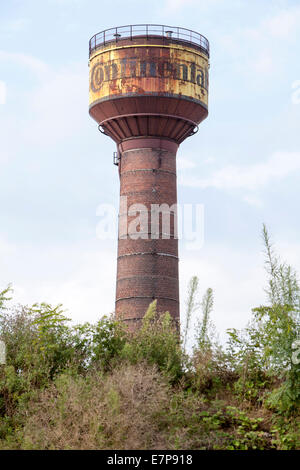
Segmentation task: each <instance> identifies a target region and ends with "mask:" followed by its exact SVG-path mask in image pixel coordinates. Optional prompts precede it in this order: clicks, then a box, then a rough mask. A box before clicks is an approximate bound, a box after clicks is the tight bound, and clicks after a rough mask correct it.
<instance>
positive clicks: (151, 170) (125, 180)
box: [116, 138, 179, 329]
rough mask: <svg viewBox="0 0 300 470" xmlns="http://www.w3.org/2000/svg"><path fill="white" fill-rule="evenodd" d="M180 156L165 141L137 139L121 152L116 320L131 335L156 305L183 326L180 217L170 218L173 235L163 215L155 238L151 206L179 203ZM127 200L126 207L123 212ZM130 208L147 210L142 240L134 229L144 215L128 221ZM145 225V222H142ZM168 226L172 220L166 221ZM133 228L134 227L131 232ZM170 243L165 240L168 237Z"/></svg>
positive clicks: (138, 213)
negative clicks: (178, 166) (181, 309)
mask: <svg viewBox="0 0 300 470" xmlns="http://www.w3.org/2000/svg"><path fill="white" fill-rule="evenodd" d="M176 150H177V145H176V144H174V143H173V142H169V141H167V140H165V141H164V140H161V139H153V138H152V139H146V138H145V139H135V140H132V141H129V142H126V143H123V146H122V148H120V153H121V160H120V168H119V172H120V196H121V197H123V205H121V208H120V214H119V224H122V237H119V242H118V268H117V291H116V316H117V318H120V319H122V320H124V321H126V323H127V324H128V326H129V327H130V328H131V329H134V328H135V327H136V326H137V325H139V323H140V320H141V318H142V317H143V316H144V314H145V311H146V310H147V308H148V306H149V303H150V302H152V300H154V299H157V305H158V311H160V312H163V311H169V312H170V314H171V315H172V316H173V318H174V319H175V320H176V321H177V322H179V285H178V240H177V239H176V238H174V235H175V236H176V230H175V229H176V217H175V215H174V214H173V213H171V214H170V232H169V234H168V233H167V234H166V233H165V231H164V229H165V226H164V225H163V224H162V220H163V216H164V215H163V214H160V215H159V219H158V220H159V226H158V232H157V234H156V235H155V236H156V239H153V238H151V237H153V235H151V204H159V205H161V204H168V206H172V205H173V204H176V203H177V189H176ZM124 197H126V198H127V199H126V202H127V204H126V206H124ZM132 204H143V205H144V206H145V208H146V209H147V211H148V212H147V213H146V214H145V215H146V216H147V217H146V220H147V227H146V228H145V227H143V228H145V230H144V231H142V228H141V227H139V228H140V229H141V233H140V236H141V237H140V238H137V237H138V236H139V235H136V234H135V238H137V239H133V238H132V237H133V233H132V231H133V229H132V228H131V229H130V227H131V225H130V224H131V223H132V222H133V221H134V220H135V219H136V217H138V216H139V215H140V212H139V211H138V212H136V213H133V214H132V215H130V214H129V215H128V209H130V206H131V205H132ZM144 220H145V219H144ZM165 220H168V219H165ZM132 227H134V226H132ZM166 236H167V237H168V238H164V237H166Z"/></svg>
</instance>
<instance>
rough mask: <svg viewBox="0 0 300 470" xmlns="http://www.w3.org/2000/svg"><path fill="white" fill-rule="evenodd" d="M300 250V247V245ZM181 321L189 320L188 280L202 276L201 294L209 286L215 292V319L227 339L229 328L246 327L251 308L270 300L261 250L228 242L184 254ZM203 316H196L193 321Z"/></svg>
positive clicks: (181, 280)
mask: <svg viewBox="0 0 300 470" xmlns="http://www.w3.org/2000/svg"><path fill="white" fill-rule="evenodd" d="M298 249H300V247H298ZM181 259H182V263H181V265H180V287H181V293H180V295H181V322H182V323H184V320H185V298H186V293H187V283H188V281H189V279H190V278H191V277H192V276H193V275H197V276H198V277H199V287H200V294H201V297H202V295H203V294H204V292H205V291H206V289H207V288H208V287H211V288H212V289H213V291H214V309H213V313H212V320H213V322H214V323H215V325H216V327H217V330H218V332H219V333H220V336H221V339H222V340H223V341H224V339H225V337H226V335H225V332H226V329H228V328H243V327H245V326H246V324H247V322H248V321H249V320H250V318H251V309H252V308H254V307H257V306H259V305H260V304H263V303H264V302H265V301H266V294H265V292H264V288H265V286H266V277H265V272H264V269H263V257H262V254H261V253H259V252H258V253H257V252H249V251H248V252H247V251H244V250H243V251H240V250H237V249H236V248H232V247H231V246H228V245H224V244H223V245H216V244H205V245H204V247H203V249H202V250H200V251H199V252H198V253H193V256H191V255H190V254H189V253H187V252H184V253H181ZM199 315H201V312H200V311H199V312H198V313H196V314H195V315H194V318H193V323H194V324H195V321H196V318H197V317H198V316H199Z"/></svg>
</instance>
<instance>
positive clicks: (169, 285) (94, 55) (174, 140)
mask: <svg viewBox="0 0 300 470" xmlns="http://www.w3.org/2000/svg"><path fill="white" fill-rule="evenodd" d="M89 67H90V94H89V113H90V115H91V116H92V118H93V119H95V120H96V121H97V123H98V126H99V130H100V131H101V132H102V133H103V134H105V135H107V136H109V137H111V138H112V139H113V140H114V141H115V142H116V145H117V163H118V166H119V176H120V213H119V226H120V227H122V230H121V231H120V230H119V240H118V268H117V288H116V316H117V318H119V319H122V320H124V321H125V322H126V323H127V324H128V325H129V327H130V328H131V329H134V328H135V327H136V326H137V325H139V324H140V320H141V319H142V318H143V315H144V314H145V311H146V309H147V307H148V305H149V303H150V302H151V301H152V300H154V299H157V303H158V310H159V311H169V312H170V314H171V315H172V316H173V318H174V319H175V320H176V321H177V322H179V283H178V240H177V236H176V233H177V232H176V224H177V219H176V214H175V212H174V211H171V213H170V214H169V215H170V231H169V234H166V233H164V232H163V228H162V222H161V219H159V230H158V233H155V234H154V235H153V232H152V231H151V220H150V219H151V213H152V212H151V211H153V207H154V206H155V207H157V206H158V207H162V208H163V207H166V206H165V205H167V207H174V205H176V204H177V187H176V152H177V149H178V146H179V145H180V143H181V142H183V141H184V140H185V139H186V138H187V137H189V136H192V135H193V134H195V133H196V131H197V130H198V125H199V123H200V122H201V121H203V119H205V118H206V117H207V114H208V69H209V43H208V40H207V39H206V38H205V37H204V36H202V35H201V34H199V33H197V32H194V31H190V30H188V29H185V28H179V27H173V26H165V25H149V24H142V25H128V26H121V27H116V28H112V29H108V30H105V31H102V32H101V33H98V34H96V35H95V36H93V37H92V38H91V40H90V42H89ZM141 205H142V206H143V207H145V208H146V209H147V217H148V226H147V224H146V225H145V226H146V229H145V227H142V228H141V227H140V231H139V234H137V233H136V230H135V231H132V232H131V227H132V222H134V218H135V216H136V213H137V212H136V213H134V210H133V211H132V210H131V212H130V208H131V209H132V208H137V207H140V206H141ZM162 205H164V206H162ZM144 212H145V211H144ZM162 214H163V209H162V210H161V215H160V216H159V217H161V218H162V216H163V215H162ZM133 226H134V223H133ZM143 228H144V229H143ZM133 232H135V233H133ZM166 235H169V236H166Z"/></svg>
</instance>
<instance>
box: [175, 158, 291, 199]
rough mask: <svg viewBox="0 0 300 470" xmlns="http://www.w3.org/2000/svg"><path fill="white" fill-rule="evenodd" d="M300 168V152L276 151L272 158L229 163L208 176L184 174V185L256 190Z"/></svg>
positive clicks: (181, 180) (182, 183)
mask: <svg viewBox="0 0 300 470" xmlns="http://www.w3.org/2000/svg"><path fill="white" fill-rule="evenodd" d="M299 170H300V152H276V153H274V154H273V155H272V156H271V157H270V158H268V159H267V160H265V161H264V162H261V163H255V164H253V165H244V166H238V165H228V166H226V167H224V168H222V169H220V170H217V171H215V173H213V174H212V176H210V177H208V178H197V177H196V176H189V177H188V176H186V175H185V176H182V177H181V178H180V180H179V182H180V184H181V185H182V186H189V187H198V188H216V189H225V190H226V189H248V190H256V189H259V188H262V187H263V186H265V185H267V184H269V183H272V182H273V181H274V180H281V179H283V178H286V177H288V176H289V175H290V174H295V172H298V171H299Z"/></svg>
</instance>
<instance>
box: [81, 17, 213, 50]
mask: <svg viewBox="0 0 300 470" xmlns="http://www.w3.org/2000/svg"><path fill="white" fill-rule="evenodd" d="M137 36H146V38H150V37H151V38H152V37H153V36H158V37H163V38H167V39H169V40H170V39H175V40H180V41H182V42H185V43H187V44H193V45H196V46H198V47H200V48H201V49H202V50H203V51H204V52H205V53H206V54H207V55H209V42H208V40H207V39H206V37H204V36H202V34H199V33H197V32H196V31H192V30H190V29H186V28H180V27H178V26H167V25H159V24H133V25H126V26H117V27H116V28H110V29H106V30H104V31H101V32H100V33H97V34H95V35H94V36H93V37H92V38H91V39H90V42H89V53H90V55H91V53H92V52H93V51H95V50H96V49H98V48H99V47H102V46H105V45H106V44H108V43H112V42H115V43H117V42H118V41H121V40H123V39H131V40H132V39H133V38H135V37H137Z"/></svg>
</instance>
